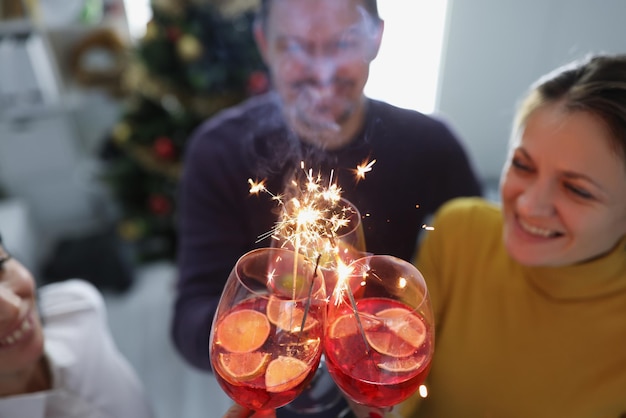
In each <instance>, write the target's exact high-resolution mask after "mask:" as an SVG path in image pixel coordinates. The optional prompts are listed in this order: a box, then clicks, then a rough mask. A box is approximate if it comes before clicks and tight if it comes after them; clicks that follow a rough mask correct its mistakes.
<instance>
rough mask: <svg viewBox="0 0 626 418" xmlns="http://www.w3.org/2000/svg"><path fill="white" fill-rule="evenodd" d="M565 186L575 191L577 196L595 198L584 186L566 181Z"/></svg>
mask: <svg viewBox="0 0 626 418" xmlns="http://www.w3.org/2000/svg"><path fill="white" fill-rule="evenodd" d="M565 188H566V189H567V190H569V191H570V192H572V193H574V194H575V195H576V196H578V197H582V198H583V199H593V195H592V194H591V193H589V192H588V191H587V190H585V189H583V188H580V187H577V186H574V185H573V184H570V183H565Z"/></svg>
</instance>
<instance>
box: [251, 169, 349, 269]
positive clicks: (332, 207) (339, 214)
mask: <svg viewBox="0 0 626 418" xmlns="http://www.w3.org/2000/svg"><path fill="white" fill-rule="evenodd" d="M300 168H301V169H302V171H303V173H304V174H305V181H304V182H303V183H299V182H298V181H296V180H293V181H292V182H291V186H292V189H293V192H292V193H290V195H292V196H293V197H290V198H288V199H287V198H286V197H285V196H284V195H274V194H272V193H271V192H270V191H268V190H267V188H265V185H264V181H260V182H255V181H252V179H249V180H248V183H249V184H250V193H259V192H265V193H268V194H270V195H271V196H272V197H273V198H274V199H275V200H277V201H278V202H279V204H280V205H282V213H281V215H280V217H279V220H278V221H277V222H276V225H275V226H274V228H272V229H271V230H270V231H268V232H267V233H265V234H263V235H261V236H260V237H259V241H260V240H263V239H265V238H267V237H269V236H271V237H272V238H274V239H276V240H279V241H281V245H282V246H283V247H285V246H289V245H290V246H292V247H293V248H294V249H296V251H297V252H298V251H300V252H302V253H304V254H305V255H307V256H310V257H311V258H315V256H317V255H318V254H321V253H324V252H328V251H329V250H331V249H332V248H334V247H335V242H334V237H335V236H336V235H337V231H339V230H340V229H341V228H344V227H346V226H348V224H349V223H350V220H349V216H350V210H351V209H350V208H349V207H341V205H340V201H341V188H340V187H339V186H338V185H337V183H335V182H334V179H333V172H332V171H331V173H330V179H329V181H328V184H327V185H325V184H323V182H324V179H323V178H322V176H321V174H317V175H314V174H313V170H312V169H308V170H307V169H306V168H305V166H304V163H303V162H302V163H301V164H300Z"/></svg>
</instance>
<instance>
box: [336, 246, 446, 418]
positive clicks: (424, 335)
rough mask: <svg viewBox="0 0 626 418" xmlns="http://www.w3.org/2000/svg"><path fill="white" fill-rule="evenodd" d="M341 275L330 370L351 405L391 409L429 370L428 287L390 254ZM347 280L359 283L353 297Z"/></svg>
mask: <svg viewBox="0 0 626 418" xmlns="http://www.w3.org/2000/svg"><path fill="white" fill-rule="evenodd" d="M345 270H346V271H345V272H343V273H340V279H339V283H338V285H337V287H336V289H335V291H334V292H333V294H332V295H331V296H330V300H329V303H328V312H327V320H326V333H325V338H324V354H325V356H326V365H327V367H328V371H329V373H330V375H331V377H332V378H333V380H334V381H335V383H337V386H339V388H340V389H341V390H342V391H343V392H344V393H345V394H346V396H348V397H349V398H350V399H351V400H353V401H354V402H356V403H359V404H362V405H366V406H369V407H374V408H383V409H384V408H388V407H392V406H393V405H396V404H398V403H400V402H402V401H404V400H405V399H407V398H408V397H409V396H410V395H411V394H413V393H414V392H415V391H416V390H417V389H418V387H419V386H420V385H421V384H422V383H423V382H424V379H425V378H426V376H427V374H428V371H429V369H430V362H431V359H432V355H433V350H434V345H435V331H434V320H433V312H432V308H431V303H430V297H429V294H428V289H427V287H426V283H425V281H424V278H423V277H422V275H421V273H420V272H419V271H418V270H417V268H416V267H415V266H413V265H412V264H411V263H409V262H406V261H404V260H401V259H399V258H396V257H393V256H390V255H369V256H366V257H363V258H360V259H358V260H356V261H354V262H352V263H351V264H350V265H349V266H348V267H347V268H346V269H345ZM349 280H351V281H352V282H358V283H359V289H358V290H357V291H356V292H354V291H353V290H349V287H348V286H347V285H346V282H347V281H349Z"/></svg>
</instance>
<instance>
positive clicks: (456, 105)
mask: <svg viewBox="0 0 626 418" xmlns="http://www.w3.org/2000/svg"><path fill="white" fill-rule="evenodd" d="M448 1H449V4H448V7H449V9H448V31H447V39H446V40H445V41H444V52H443V61H442V73H441V76H440V81H439V82H440V87H439V88H440V90H439V93H440V94H439V103H438V107H437V109H438V110H437V112H438V113H441V114H443V115H444V116H445V117H446V118H447V119H448V120H449V121H450V122H451V123H452V125H453V126H454V127H455V129H456V130H457V132H458V133H459V134H460V135H461V136H462V137H463V138H464V139H465V141H466V143H467V144H466V145H467V147H468V151H469V152H470V154H471V156H472V157H473V159H474V162H475V164H476V168H477V170H478V171H479V173H480V175H481V176H482V177H483V178H485V179H489V180H492V179H494V178H497V177H498V176H499V174H500V169H501V167H502V163H503V161H504V158H505V155H506V146H507V142H508V137H509V132H510V126H511V121H512V118H513V114H514V111H515V105H516V104H517V102H518V101H519V99H520V98H521V97H522V95H523V94H524V92H525V91H526V89H527V88H528V86H529V85H530V84H531V83H532V82H533V81H535V80H536V79H537V78H539V77H540V76H541V75H543V74H544V73H546V72H548V71H550V70H552V69H554V68H556V67H557V66H559V65H562V64H565V63H567V62H569V61H571V60H573V59H575V58H579V57H582V56H584V55H586V54H587V53H588V52H595V51H607V52H624V53H626V24H625V23H624V19H625V18H626V1H625V0H448Z"/></svg>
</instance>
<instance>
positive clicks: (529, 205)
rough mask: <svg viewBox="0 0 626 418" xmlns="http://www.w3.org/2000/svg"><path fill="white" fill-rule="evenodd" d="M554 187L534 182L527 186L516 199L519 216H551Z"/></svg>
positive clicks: (553, 211) (553, 208) (553, 210)
mask: <svg viewBox="0 0 626 418" xmlns="http://www.w3.org/2000/svg"><path fill="white" fill-rule="evenodd" d="M554 197H555V187H554V186H553V185H551V184H550V183H547V182H540V181H536V182H534V183H532V184H531V185H529V186H528V187H527V188H526V189H525V190H524V191H523V192H522V193H520V195H519V196H518V198H517V207H518V210H519V211H520V213H521V214H523V215H524V216H528V217H548V216H552V215H553V214H554V213H555V212H556V210H555V206H554Z"/></svg>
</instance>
